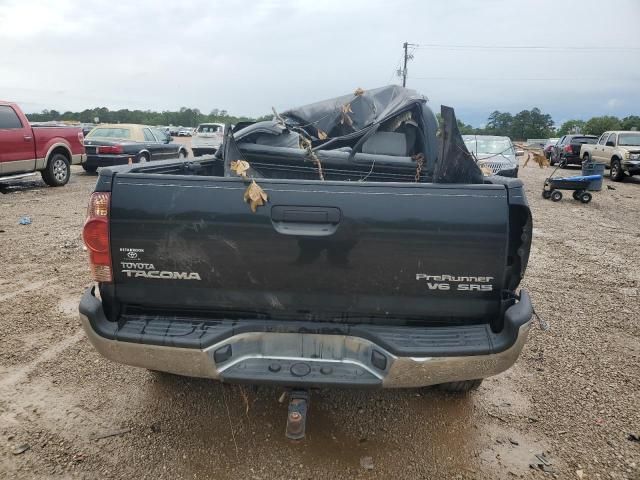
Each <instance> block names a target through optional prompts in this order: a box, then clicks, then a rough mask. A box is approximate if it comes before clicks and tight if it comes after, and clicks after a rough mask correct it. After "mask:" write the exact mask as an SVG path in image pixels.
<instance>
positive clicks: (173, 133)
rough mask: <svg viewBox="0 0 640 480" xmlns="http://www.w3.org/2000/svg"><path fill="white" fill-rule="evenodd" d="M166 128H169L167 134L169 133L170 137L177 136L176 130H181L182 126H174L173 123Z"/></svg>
mask: <svg viewBox="0 0 640 480" xmlns="http://www.w3.org/2000/svg"><path fill="white" fill-rule="evenodd" d="M167 128H168V129H169V135H171V136H172V137H177V136H178V132H179V131H180V130H182V127H176V126H174V125H170V126H169V127H167Z"/></svg>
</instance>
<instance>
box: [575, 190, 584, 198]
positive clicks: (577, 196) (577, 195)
mask: <svg viewBox="0 0 640 480" xmlns="http://www.w3.org/2000/svg"><path fill="white" fill-rule="evenodd" d="M580 195H582V191H581V190H574V192H573V199H574V200H580Z"/></svg>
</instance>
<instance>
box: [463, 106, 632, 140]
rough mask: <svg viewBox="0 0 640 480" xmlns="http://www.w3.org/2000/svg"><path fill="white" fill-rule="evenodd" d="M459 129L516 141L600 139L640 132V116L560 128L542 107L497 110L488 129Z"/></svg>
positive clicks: (604, 118)
mask: <svg viewBox="0 0 640 480" xmlns="http://www.w3.org/2000/svg"><path fill="white" fill-rule="evenodd" d="M458 128H459V129H460V132H461V133H462V134H463V135H465V134H467V135H468V134H476V135H500V136H506V137H511V138H512V139H514V140H526V139H527V138H549V137H561V136H562V135H567V134H569V133H582V134H585V135H598V136H599V135H601V134H602V133H604V132H606V131H609V130H632V129H635V130H640V116H637V115H629V116H627V117H624V118H618V117H613V116H611V115H605V116H601V117H592V118H590V119H589V120H586V121H585V120H567V121H566V122H564V123H563V124H562V125H561V126H560V127H559V128H556V127H555V123H554V121H553V119H552V118H551V115H549V114H547V113H543V112H542V111H540V109H539V108H532V109H531V110H522V111H521V112H519V113H517V114H515V115H512V114H511V113H509V112H500V111H498V110H495V111H493V112H491V114H490V115H489V118H488V119H487V123H486V125H485V126H484V128H474V127H473V126H471V125H467V124H465V123H464V122H462V121H460V120H458Z"/></svg>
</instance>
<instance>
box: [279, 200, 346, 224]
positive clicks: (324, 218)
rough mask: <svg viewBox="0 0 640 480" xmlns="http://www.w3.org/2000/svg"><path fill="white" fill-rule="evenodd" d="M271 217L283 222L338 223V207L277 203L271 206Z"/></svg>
mask: <svg viewBox="0 0 640 480" xmlns="http://www.w3.org/2000/svg"><path fill="white" fill-rule="evenodd" d="M271 219H272V220H273V221H274V222H285V223H324V224H327V223H339V222H340V209H339V208H335V207H295V206H291V207H289V206H284V205H278V206H275V207H273V208H271Z"/></svg>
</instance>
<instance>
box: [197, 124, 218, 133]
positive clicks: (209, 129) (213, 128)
mask: <svg viewBox="0 0 640 480" xmlns="http://www.w3.org/2000/svg"><path fill="white" fill-rule="evenodd" d="M219 131H220V125H198V133H217V132H219Z"/></svg>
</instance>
